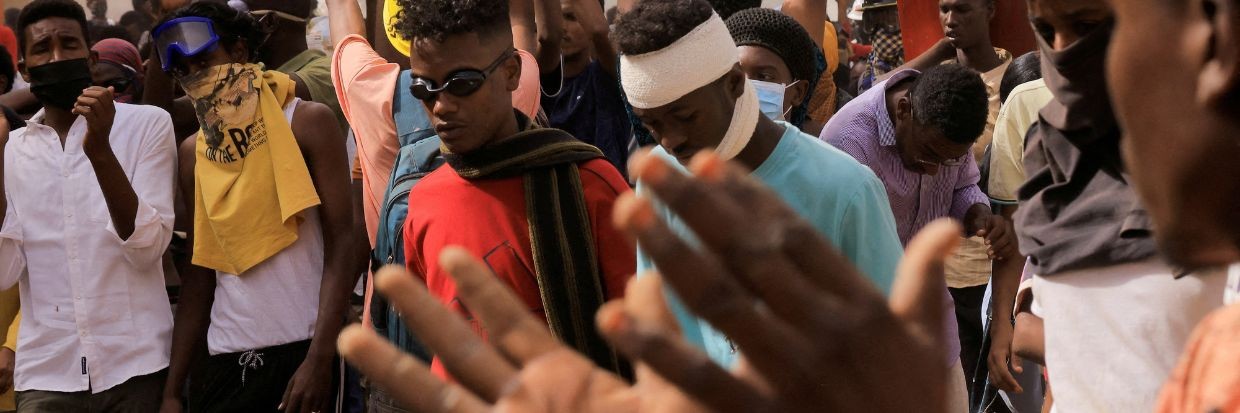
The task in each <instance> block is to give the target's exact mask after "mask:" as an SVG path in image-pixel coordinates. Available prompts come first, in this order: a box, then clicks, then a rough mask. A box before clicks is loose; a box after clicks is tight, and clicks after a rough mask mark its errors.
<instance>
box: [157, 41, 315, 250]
mask: <svg viewBox="0 0 1240 413" xmlns="http://www.w3.org/2000/svg"><path fill="white" fill-rule="evenodd" d="M179 81H180V83H181V87H182V88H183V89H185V93H186V95H188V96H189V97H190V98H191V99H193V102H194V109H195V111H196V112H197V114H198V121H199V124H200V125H201V126H202V130H201V131H200V132H199V134H198V136H197V142H196V145H195V159H196V163H195V165H194V178H195V179H194V187H195V192H196V196H195V206H194V234H195V237H194V260H193V262H194V264H195V265H199V266H202V267H206V268H211V269H214V270H217V271H221V272H225V273H229V274H243V273H244V272H245V271H246V270H249V269H250V268H253V267H254V266H255V265H258V264H260V263H262V262H263V261H265V260H267V259H268V258H271V257H272V256H274V255H275V254H277V253H279V252H280V251H281V250H283V249H284V248H287V247H288V246H289V245H292V244H293V243H294V242H296V241H297V229H298V226H299V225H300V224H301V220H302V218H301V215H300V213H301V211H303V210H305V209H306V208H310V207H313V206H316V205H318V204H319V197H318V194H317V192H316V191H315V189H314V182H313V181H312V180H311V178H310V171H309V170H308V169H307V167H306V161H305V159H304V158H303V157H302V155H301V148H300V147H299V146H298V145H297V140H296V138H295V137H294V136H293V130H292V127H291V126H290V125H289V122H288V120H287V119H286V117H285V113H284V108H285V106H286V105H287V104H289V103H291V102H292V101H293V100H294V99H295V97H294V88H295V84H294V82H293V80H292V79H291V78H289V77H288V75H285V74H283V73H279V72H275V71H264V70H263V69H262V67H261V66H259V65H255V64H225V65H219V66H213V67H210V68H207V69H204V70H202V71H200V72H198V73H195V74H193V75H190V76H186V77H184V78H181V79H180V80H179Z"/></svg>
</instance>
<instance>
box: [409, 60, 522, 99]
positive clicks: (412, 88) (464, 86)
mask: <svg viewBox="0 0 1240 413" xmlns="http://www.w3.org/2000/svg"><path fill="white" fill-rule="evenodd" d="M512 52H513V50H512V49H508V50H505V51H504V53H501V54H500V55H499V57H498V58H496V59H495V61H494V62H491V64H490V65H489V66H487V67H486V69H482V70H475V69H464V70H458V71H456V72H453V73H452V74H450V75H448V80H447V81H445V82H444V83H443V86H440V87H438V88H436V87H435V81H434V80H430V79H427V78H424V77H418V76H413V74H412V73H411V74H410V76H411V77H412V78H413V83H412V84H410V85H409V93H410V94H412V95H413V97H415V98H418V100H421V101H424V102H429V101H432V100H435V98H436V97H438V96H439V93H440V92H448V93H449V94H452V95H453V96H458V97H466V96H469V95H472V94H474V92H477V91H478V89H480V88H482V84H483V83H486V81H487V76H490V75H491V73H494V72H495V69H498V68H499V65H500V63H504V60H506V59H508V58H509V57H512Z"/></svg>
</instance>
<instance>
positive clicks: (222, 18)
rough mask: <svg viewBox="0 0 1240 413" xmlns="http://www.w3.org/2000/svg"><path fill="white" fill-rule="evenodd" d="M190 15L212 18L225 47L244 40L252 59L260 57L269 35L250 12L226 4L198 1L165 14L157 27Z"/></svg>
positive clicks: (216, 32) (213, 25)
mask: <svg viewBox="0 0 1240 413" xmlns="http://www.w3.org/2000/svg"><path fill="white" fill-rule="evenodd" d="M190 16H197V17H206V18H208V19H211V24H212V27H214V28H215V34H216V35H218V36H219V37H220V43H221V44H223V45H224V46H225V47H232V46H233V45H236V44H237V42H244V43H245V46H246V49H248V50H249V51H250V56H249V60H250V61H254V60H255V59H256V58H258V49H259V47H262V45H263V41H264V40H265V39H266V38H267V35H268V33H267V32H266V31H264V30H263V29H262V28H261V27H260V26H259V25H258V22H257V21H255V20H254V18H253V17H250V14H249V13H246V12H241V11H237V10H236V9H233V8H232V7H228V6H227V5H225V4H221V3H215V2H210V1H198V2H194V3H191V4H190V5H188V6H185V7H182V8H179V9H177V10H176V11H173V12H172V13H169V14H168V15H167V16H164V18H163V20H160V21H159V24H156V25H155V27H159V26H162V25H163V24H164V23H167V22H168V21H169V20H172V19H177V18H181V17H190Z"/></svg>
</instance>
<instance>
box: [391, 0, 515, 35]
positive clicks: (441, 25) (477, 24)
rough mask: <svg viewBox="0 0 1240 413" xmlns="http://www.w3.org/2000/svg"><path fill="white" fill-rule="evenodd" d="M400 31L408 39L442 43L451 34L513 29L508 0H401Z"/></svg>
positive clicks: (485, 32)
mask: <svg viewBox="0 0 1240 413" xmlns="http://www.w3.org/2000/svg"><path fill="white" fill-rule="evenodd" d="M397 3H398V4H399V5H400V11H399V12H398V13H397V14H396V17H395V20H396V24H394V25H393V27H395V29H396V31H397V34H399V35H400V37H402V38H404V39H405V40H409V41H411V42H412V41H416V40H432V41H435V42H439V43H442V42H443V41H444V39H445V38H446V37H448V36H452V35H458V34H466V33H477V34H478V35H479V36H481V37H490V36H494V35H497V34H498V35H502V34H504V33H512V24H511V23H509V21H508V1H507V0H398V1H397Z"/></svg>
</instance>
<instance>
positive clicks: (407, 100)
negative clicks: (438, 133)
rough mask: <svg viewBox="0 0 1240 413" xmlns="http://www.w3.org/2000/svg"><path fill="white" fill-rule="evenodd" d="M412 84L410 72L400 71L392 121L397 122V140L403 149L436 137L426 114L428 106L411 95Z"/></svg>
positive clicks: (393, 101)
mask: <svg viewBox="0 0 1240 413" xmlns="http://www.w3.org/2000/svg"><path fill="white" fill-rule="evenodd" d="M412 84H413V78H412V77H410V71H409V70H402V71H400V74H399V75H397V77H396V90H395V91H393V96H392V120H394V121H395V122H396V138H397V141H398V142H400V146H401V147H404V146H405V145H409V144H411V143H414V142H417V141H420V140H423V139H426V138H428V137H431V136H435V128H434V126H433V125H431V120H430V116H428V115H427V113H426V106H423V105H422V102H421V101H419V100H418V99H416V98H414V97H413V95H412V94H410V93H409V86H410V85H412Z"/></svg>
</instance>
